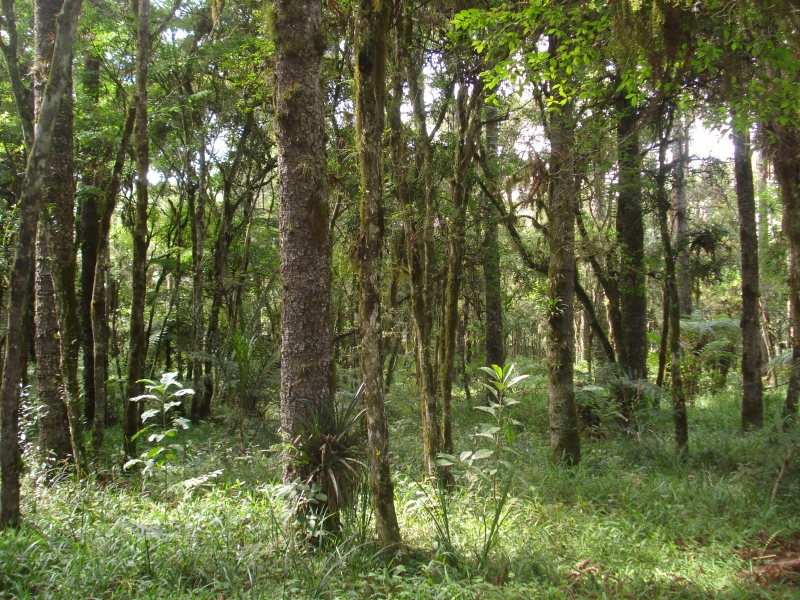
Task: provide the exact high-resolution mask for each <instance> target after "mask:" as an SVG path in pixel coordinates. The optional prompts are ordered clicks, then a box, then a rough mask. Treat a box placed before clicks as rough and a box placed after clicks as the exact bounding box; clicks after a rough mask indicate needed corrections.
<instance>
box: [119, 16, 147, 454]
mask: <svg viewBox="0 0 800 600" xmlns="http://www.w3.org/2000/svg"><path fill="white" fill-rule="evenodd" d="M136 23H137V26H136V122H135V124H134V137H135V140H136V142H135V144H136V201H135V204H134V210H133V227H132V232H131V233H132V237H133V265H132V267H131V296H132V299H131V316H130V339H129V343H128V384H127V387H126V391H125V393H126V395H127V400H125V421H124V426H123V429H124V436H125V438H124V444H125V453H126V454H127V455H128V456H133V455H135V454H136V440H134V439H133V436H134V435H136V433H137V432H138V431H139V412H140V411H139V404H138V403H137V402H132V401H131V400H130V399H131V398H135V397H137V396H140V395H142V393H143V392H144V385H143V384H141V383H138V382H139V380H140V379H142V378H143V377H144V361H145V354H146V346H147V340H146V339H145V327H144V303H145V296H146V294H147V212H148V206H149V203H150V199H149V190H148V181H147V175H148V173H149V170H150V137H149V134H148V130H147V120H148V115H147V76H148V70H149V66H150V0H138V12H137V14H136Z"/></svg>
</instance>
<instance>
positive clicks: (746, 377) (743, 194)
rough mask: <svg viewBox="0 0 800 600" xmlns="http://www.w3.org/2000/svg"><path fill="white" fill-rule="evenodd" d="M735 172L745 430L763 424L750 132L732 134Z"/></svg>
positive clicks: (754, 207) (754, 209)
mask: <svg viewBox="0 0 800 600" xmlns="http://www.w3.org/2000/svg"><path fill="white" fill-rule="evenodd" d="M732 135H733V149H734V157H733V161H734V162H733V170H734V175H735V178H736V201H737V204H738V207H739V242H740V243H739V246H740V248H741V252H742V319H741V328H742V429H745V430H747V429H757V428H759V427H761V424H762V422H763V412H764V410H763V405H762V400H761V387H762V383H761V327H760V321H761V319H760V314H759V302H760V295H761V294H760V287H759V276H758V234H757V233H756V199H755V187H754V185H753V166H752V164H751V162H750V131H749V130H747V131H739V130H738V129H734V131H733V134H732Z"/></svg>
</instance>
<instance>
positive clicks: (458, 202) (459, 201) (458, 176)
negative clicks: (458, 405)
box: [439, 81, 483, 454]
mask: <svg viewBox="0 0 800 600" xmlns="http://www.w3.org/2000/svg"><path fill="white" fill-rule="evenodd" d="M468 88H469V86H468V85H467V82H466V81H462V82H461V86H460V87H459V92H458V99H457V102H456V106H457V108H456V112H457V119H458V140H457V143H456V147H455V155H454V157H453V158H454V160H453V162H454V170H453V179H452V182H451V191H452V194H453V218H452V221H451V223H450V235H449V238H450V239H449V248H448V254H447V288H446V293H445V305H444V331H443V332H442V362H441V371H440V373H439V377H440V384H441V391H442V450H443V451H444V452H446V453H447V454H452V453H453V419H452V402H453V371H454V365H455V358H456V335H457V333H458V316H459V310H458V300H459V298H460V297H461V282H462V266H463V262H464V244H465V237H466V221H467V200H468V196H469V186H468V185H467V175H468V172H469V168H470V166H471V165H472V157H473V155H474V153H475V138H476V136H477V135H478V133H479V131H480V111H479V110H478V102H480V100H481V99H482V98H483V86H482V84H481V83H480V81H478V82H477V83H475V84H473V86H472V95H471V97H470V96H469V91H468Z"/></svg>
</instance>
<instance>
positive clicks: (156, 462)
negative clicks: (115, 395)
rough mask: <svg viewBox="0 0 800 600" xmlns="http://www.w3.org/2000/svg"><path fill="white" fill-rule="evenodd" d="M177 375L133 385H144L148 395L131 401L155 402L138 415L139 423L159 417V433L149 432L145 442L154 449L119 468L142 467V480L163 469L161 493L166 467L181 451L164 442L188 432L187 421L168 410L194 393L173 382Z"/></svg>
mask: <svg viewBox="0 0 800 600" xmlns="http://www.w3.org/2000/svg"><path fill="white" fill-rule="evenodd" d="M177 376H178V374H177V373H164V374H163V375H162V376H161V380H160V381H159V383H156V382H155V381H151V380H149V379H140V380H139V381H138V382H137V383H144V384H145V389H146V390H147V392H148V393H146V394H142V395H141V396H136V397H135V398H131V402H145V401H147V400H154V401H155V402H156V408H151V409H148V410H145V411H144V412H143V413H142V423H146V422H147V421H149V420H155V419H156V418H157V417H160V421H161V423H160V425H161V431H158V432H151V433H150V435H149V436H148V437H147V441H148V442H150V443H155V444H156V445H155V446H153V447H152V448H150V449H149V450H147V451H146V452H143V453H142V454H141V456H140V457H139V458H134V459H131V460H129V461H128V462H126V463H125V465H124V466H123V468H124V469H129V468H130V467H132V466H133V465H137V464H141V465H144V468H143V469H142V476H143V477H147V476H149V475H153V474H154V472H155V470H156V469H161V470H163V471H164V492H165V493H166V491H167V484H168V473H167V465H168V463H169V462H173V461H175V460H177V459H178V456H177V454H176V452H177V453H180V452H182V451H183V446H180V445H179V444H174V443H172V444H167V443H165V440H168V439H169V438H174V437H175V436H177V435H178V433H179V432H180V431H182V430H185V429H189V424H190V421H189V419H187V418H185V417H184V416H182V415H181V414H180V413H174V415H171V414H170V410H172V409H174V408H176V407H178V406H182V405H183V396H190V395H193V394H194V390H193V389H191V388H185V387H183V384H182V383H181V382H180V381H178V380H177V379H176V377H177ZM173 390H174V391H173ZM157 427H158V425H156V423H150V424H148V425H145V426H144V427H142V429H140V430H139V432H138V433H136V435H134V436H133V438H132V439H133V440H135V439H136V438H138V437H139V436H141V435H143V434H144V433H145V432H147V431H151V430H153V429H155V428H157Z"/></svg>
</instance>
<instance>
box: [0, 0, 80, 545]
mask: <svg viewBox="0 0 800 600" xmlns="http://www.w3.org/2000/svg"><path fill="white" fill-rule="evenodd" d="M80 9H81V1H80V0H65V2H64V5H63V8H62V17H61V19H60V23H59V27H58V30H57V32H56V36H55V41H56V43H55V49H54V51H53V58H52V61H51V67H50V76H49V80H48V83H47V87H46V88H45V92H44V97H43V100H42V103H41V106H40V110H39V118H38V120H37V123H36V128H35V131H34V137H33V145H32V146H31V151H30V156H29V159H28V165H27V168H26V171H25V189H24V190H23V194H22V198H21V199H20V202H19V213H20V216H19V228H18V233H17V245H16V250H15V256H14V267H13V269H12V271H11V281H10V285H9V289H10V298H9V306H8V326H7V329H6V353H5V365H4V369H3V386H2V393H0V397H1V403H0V417H2V428H1V429H0V467H1V468H2V477H1V482H0V504H1V507H0V529H1V528H5V527H9V526H12V527H14V526H17V525H18V524H19V519H20V512H19V468H20V450H19V437H18V436H19V430H18V427H19V383H20V380H21V379H22V372H21V370H22V367H23V365H24V363H25V361H24V359H23V357H24V356H26V349H25V348H23V347H22V344H23V336H22V333H23V323H24V318H23V315H24V311H25V306H26V302H27V294H28V283H29V280H30V277H31V274H32V269H33V257H34V252H33V250H34V241H35V234H36V222H37V220H38V213H39V207H38V206H37V204H38V202H37V200H38V197H39V195H40V192H41V189H42V182H43V180H44V176H45V173H46V169H47V163H48V160H49V154H50V147H51V144H52V138H53V131H54V129H55V125H56V119H57V115H58V112H59V108H60V104H61V100H62V98H63V96H64V93H65V91H66V90H67V89H68V82H69V76H70V64H71V57H72V41H73V39H74V36H75V28H76V24H77V21H78V15H79V14H80Z"/></svg>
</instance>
